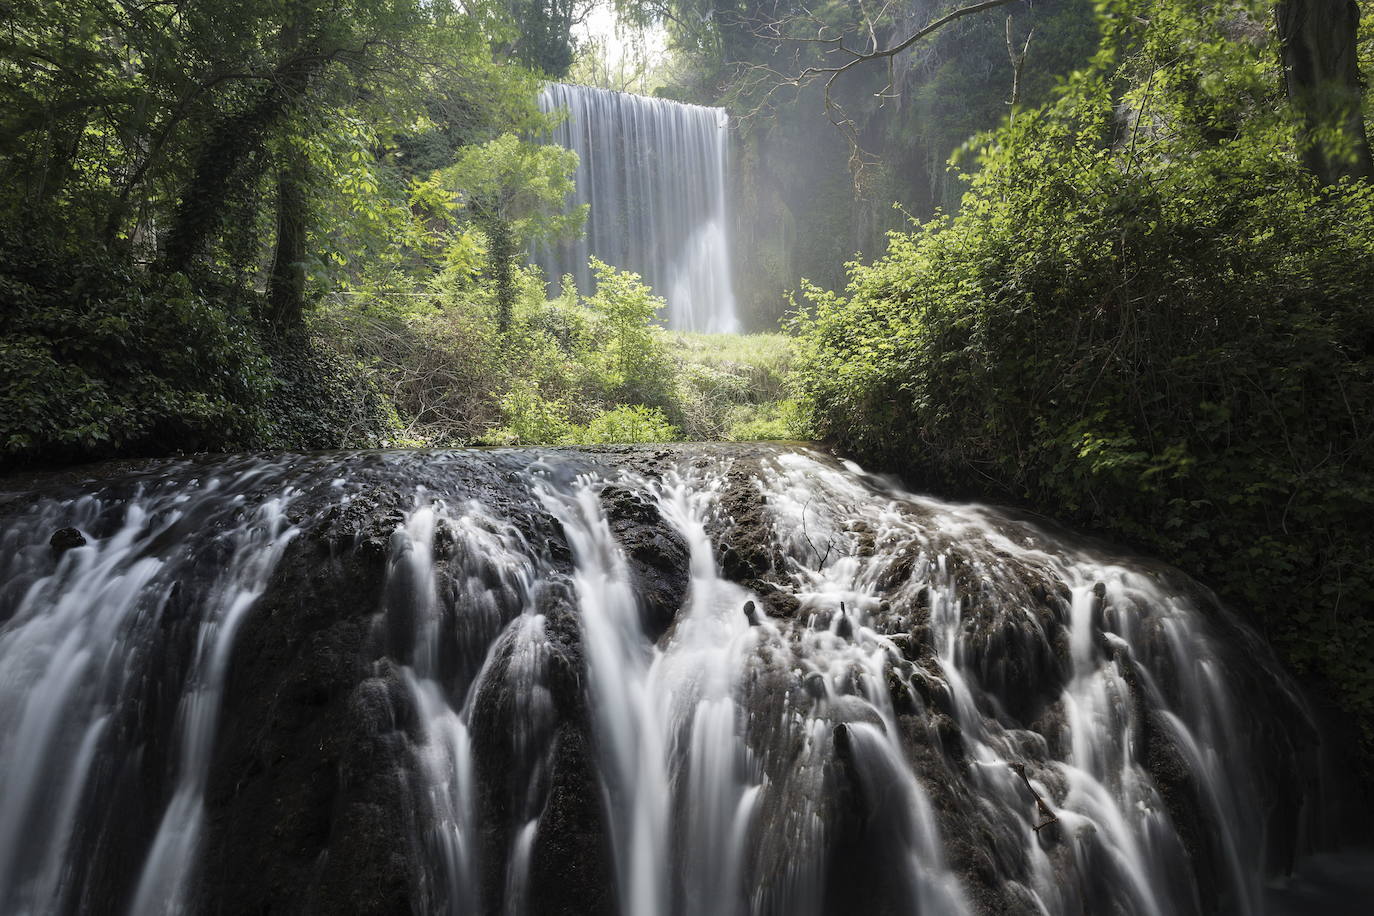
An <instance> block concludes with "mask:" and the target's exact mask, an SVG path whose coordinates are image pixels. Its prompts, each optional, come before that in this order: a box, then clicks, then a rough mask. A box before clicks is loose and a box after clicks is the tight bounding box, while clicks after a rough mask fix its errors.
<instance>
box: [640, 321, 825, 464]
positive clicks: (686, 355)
mask: <svg viewBox="0 0 1374 916" xmlns="http://www.w3.org/2000/svg"><path fill="white" fill-rule="evenodd" d="M666 336H667V345H668V348H669V356H670V358H671V361H672V365H673V372H674V375H675V377H676V386H675V396H674V414H673V415H674V416H675V417H676V418H677V421H678V423H679V424H680V425H681V427H682V429H683V431H684V433H685V435H686V437H687V438H688V439H693V440H715V439H731V440H744V439H801V438H805V436H804V435H801V434H800V433H801V428H800V427H796V428H794V427H792V426H791V425H790V420H785V419H783V418H781V417H780V416H779V402H781V401H783V400H784V399H786V398H787V397H788V395H789V392H790V386H789V384H788V373H789V372H790V370H791V365H792V343H791V340H790V339H789V338H787V337H786V336H784V335H782V334H689V333H683V332H671V333H669V334H667V335H666Z"/></svg>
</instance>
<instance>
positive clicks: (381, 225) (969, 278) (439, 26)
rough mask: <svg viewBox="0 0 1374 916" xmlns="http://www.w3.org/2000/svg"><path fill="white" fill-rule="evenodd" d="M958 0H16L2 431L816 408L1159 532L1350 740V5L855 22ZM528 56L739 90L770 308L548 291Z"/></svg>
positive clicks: (4, 70) (213, 436) (565, 67)
mask: <svg viewBox="0 0 1374 916" xmlns="http://www.w3.org/2000/svg"><path fill="white" fill-rule="evenodd" d="M965 5H967V4H964V3H960V2H945V0H908V2H904V3H894V4H887V5H883V4H872V3H868V2H867V0H864V2H859V0H855V2H847V3H824V4H820V5H817V6H814V7H804V6H802V5H799V4H793V3H787V2H777V0H621V2H619V3H618V4H617V5H616V6H615V10H616V13H617V15H618V17H619V19H620V22H621V23H622V27H623V29H624V31H623V34H622V36H621V40H620V42H619V44H621V45H623V46H624V47H623V48H622V53H621V55H620V59H619V61H618V63H617V64H616V66H612V65H611V63H612V62H611V59H610V58H611V53H612V51H613V47H612V45H613V44H615V43H614V42H611V41H609V40H608V39H607V37H606V36H588V35H587V34H586V33H585V30H583V27H582V26H581V25H580V23H582V22H583V20H585V19H586V17H587V16H588V15H589V14H590V10H591V9H592V7H589V6H588V5H586V4H581V3H575V2H572V0H493V2H479V3H468V4H463V5H462V6H459V5H457V4H452V3H448V2H444V0H434V2H420V0H16V2H12V3H9V4H7V5H6V6H5V7H4V8H3V10H0V44H2V45H3V52H0V178H2V179H3V181H0V309H2V310H0V465H3V466H5V467H16V466H51V465H54V464H63V463H72V462H77V461H83V460H91V459H97V458H105V457H114V456H148V455H166V454H170V453H175V452H184V451H199V450H235V449H249V448H269V447H270V448H290V449H306V448H327V447H350V446H369V445H469V444H531V443H534V444H552V443H564V442H624V441H657V440H662V439H668V438H692V439H695V438H784V437H797V438H809V437H816V438H820V439H823V440H826V441H828V442H831V443H833V444H835V445H837V446H839V447H840V448H842V449H843V450H845V451H846V452H847V453H850V454H853V455H855V456H856V457H859V458H860V459H862V460H865V461H867V462H869V463H870V464H871V465H872V466H874V467H877V468H882V469H887V470H894V471H899V472H901V473H904V474H906V475H908V476H909V477H910V478H912V479H914V480H916V481H918V482H920V483H922V484H924V485H927V486H930V487H932V488H935V489H937V490H940V491H942V492H947V493H958V494H972V495H977V496H979V497H983V498H989V499H997V500H1003V501H1010V502H1015V503H1019V504H1021V505H1025V506H1029V507H1031V508H1033V509H1035V510H1037V511H1040V512H1042V513H1044V514H1046V515H1049V516H1052V517H1054V518H1057V519H1059V520H1061V521H1065V522H1068V523H1071V524H1075V525H1078V526H1081V527H1084V528H1087V529H1090V530H1094V531H1098V532H1102V533H1104V534H1106V535H1108V536H1111V537H1113V538H1115V539H1118V540H1124V541H1128V542H1130V543H1132V544H1135V545H1136V546H1138V547H1140V548H1141V549H1143V550H1146V551H1148V552H1150V553H1152V554H1155V555H1159V556H1163V557H1165V558H1167V559H1169V560H1171V561H1173V562H1175V563H1178V564H1179V565H1181V566H1182V567H1183V568H1185V569H1186V570H1188V571H1189V572H1191V573H1193V574H1194V575H1196V576H1198V577H1199V578H1200V579H1201V580H1202V581H1203V582H1204V583H1206V584H1207V585H1209V586H1211V587H1213V588H1215V589H1217V591H1218V592H1219V593H1220V594H1221V595H1222V597H1223V598H1225V599H1226V600H1227V601H1228V602H1229V603H1231V604H1232V605H1233V606H1234V607H1236V608H1237V609H1238V610H1239V611H1240V612H1241V613H1242V614H1244V615H1245V616H1246V617H1247V618H1248V619H1250V620H1251V621H1252V622H1254V623H1255V624H1256V625H1257V626H1259V627H1260V628H1261V629H1262V630H1264V632H1265V633H1266V635H1268V636H1269V638H1270V639H1271V641H1272V642H1273V644H1274V645H1275V647H1276V648H1277V650H1278V651H1279V653H1280V654H1281V655H1282V656H1283V658H1284V660H1285V662H1286V663H1287V664H1288V665H1289V667H1290V668H1291V669H1292V670H1294V671H1296V672H1297V673H1299V674H1300V675H1302V676H1303V677H1306V678H1308V679H1310V680H1312V681H1315V682H1319V683H1321V684H1323V685H1324V686H1325V688H1326V689H1327V691H1328V693H1329V694H1330V695H1331V696H1334V697H1336V698H1337V700H1338V702H1339V703H1340V706H1341V708H1342V709H1343V710H1344V711H1345V712H1346V713H1347V714H1348V715H1349V716H1350V717H1351V720H1352V721H1354V722H1356V723H1357V724H1358V726H1359V728H1360V729H1362V733H1363V736H1364V739H1365V741H1366V742H1367V746H1368V747H1369V748H1374V555H1372V552H1374V522H1371V519H1374V466H1372V462H1371V452H1372V447H1374V441H1372V440H1371V437H1372V436H1374V431H1371V416H1374V412H1371V409H1370V407H1371V404H1374V310H1372V309H1371V303H1372V302H1374V270H1371V264H1374V191H1372V190H1371V175H1370V171H1371V166H1370V157H1369V147H1368V141H1367V124H1368V121H1369V120H1370V116H1371V111H1374V109H1371V103H1370V97H1369V94H1368V93H1366V92H1365V91H1364V76H1365V75H1367V74H1369V73H1370V72H1374V6H1371V4H1370V3H1369V2H1365V0H1361V2H1359V3H1356V2H1353V0H1350V2H1346V0H1282V2H1274V0H1036V2H1033V3H1031V2H1015V3H1012V2H1006V3H982V4H976V6H978V7H979V10H978V12H977V13H976V14H971V15H968V16H964V17H961V18H958V19H956V20H954V21H951V22H950V23H949V24H948V25H946V26H943V27H941V28H940V29H939V30H938V31H936V32H934V33H932V34H931V35H929V36H928V37H926V38H925V39H923V40H922V41H920V42H919V43H916V44H914V45H913V46H912V47H911V48H910V49H908V50H905V51H903V52H902V53H900V54H892V55H888V54H885V53H879V52H883V51H884V49H888V48H891V47H894V46H896V45H899V44H900V43H901V41H902V40H903V38H904V36H909V35H911V34H913V33H914V32H915V31H916V30H918V29H919V28H920V27H921V26H923V25H924V24H926V23H930V22H934V21H938V19H939V18H940V17H941V16H943V15H945V14H947V13H949V12H950V11H952V10H955V9H958V8H961V7H963V6H965ZM655 43H658V44H662V45H664V46H666V49H667V52H666V53H665V54H662V55H654V54H649V53H645V54H642V55H640V56H638V57H636V56H635V53H634V51H635V49H636V48H641V49H647V48H649V47H650V46H652V45H655ZM844 47H848V48H854V49H858V56H859V58H860V59H859V60H858V61H857V65H855V66H853V67H852V68H850V69H848V70H846V72H844V73H843V74H840V75H839V76H837V77H836V78H835V79H834V80H831V76H832V75H834V74H833V73H832V72H830V71H833V70H834V69H835V68H836V67H837V66H840V65H843V64H844V63H845V62H846V61H848V60H850V59H851V57H852V55H847V54H846V52H845V51H844V50H843V48H844ZM624 48H628V49H629V50H628V52H624ZM626 53H628V55H629V56H628V59H629V60H630V66H629V67H628V69H627V67H626V64H625V60H626V59H627V58H626V56H625V54H626ZM865 56H867V57H869V58H871V59H862V58H864V57H865ZM548 78H553V79H572V80H581V81H588V82H593V83H597V84H600V85H606V86H611V87H613V88H621V87H623V86H631V87H632V88H635V89H638V90H640V91H644V92H650V93H654V94H658V95H662V96H668V97H673V98H678V99H682V100H687V101H693V102H698V103H705V104H719V105H724V106H726V107H728V108H729V109H730V111H731V113H732V118H733V124H734V129H735V134H736V142H735V144H734V151H735V158H734V168H733V172H732V174H733V180H734V181H735V183H736V186H735V194H734V198H735V200H734V205H735V211H734V212H735V213H736V214H737V224H736V226H735V227H734V231H735V236H736V240H737V244H736V245H735V246H734V250H735V251H736V252H737V255H738V259H739V260H738V264H737V277H736V282H737V286H738V288H739V292H740V294H741V300H742V301H743V303H744V307H745V310H746V315H745V318H746V321H747V322H748V324H749V325H750V326H751V327H752V328H753V329H755V330H757V331H760V332H772V333H760V334H755V335H747V336H743V337H738V338H731V339H729V340H716V339H710V338H705V337H701V336H694V335H674V334H668V333H666V332H664V331H663V330H662V329H661V328H658V327H657V326H656V322H655V313H656V310H657V308H658V306H659V301H658V300H657V299H656V298H655V296H654V292H653V290H651V289H649V288H647V287H646V286H645V285H644V284H643V283H642V282H641V281H640V280H639V279H638V278H637V277H635V276H634V275H632V274H629V273H626V272H625V271H624V270H622V269H621V268H622V267H623V265H598V266H597V274H598V277H599V282H598V283H597V285H596V288H594V289H582V290H579V289H575V288H573V287H571V286H570V285H567V284H565V285H564V287H563V289H562V291H561V293H560V294H559V295H558V296H554V297H550V296H548V295H547V293H546V290H547V285H546V283H545V278H543V277H541V276H539V275H538V272H537V271H536V270H535V269H534V268H532V267H531V266H530V265H529V264H528V259H527V257H526V255H525V252H527V251H528V250H529V247H530V246H531V245H532V244H534V243H536V242H539V241H541V240H549V239H555V238H559V237H564V236H567V235H568V234H572V233H576V232H578V231H579V228H580V225H581V221H582V219H583V214H581V213H579V212H568V211H567V210H566V209H565V208H564V206H563V202H564V198H565V197H566V194H567V192H568V190H569V187H570V184H569V182H570V180H571V179H570V175H571V172H572V167H573V164H574V162H573V160H572V159H571V158H570V156H571V154H569V153H568V152H567V151H565V150H561V149H559V148H557V147H553V146H547V145H543V144H541V143H539V142H538V138H539V137H540V135H541V134H543V133H544V132H545V131H546V130H547V128H548V125H549V120H548V117H547V116H545V115H542V114H541V113H540V112H539V110H538V107H537V105H536V104H535V97H536V93H537V89H538V86H539V84H540V82H541V80H544V79H548ZM780 320H782V322H783V325H782V327H783V328H784V329H785V331H786V334H785V335H784V334H780V333H777V332H778V330H779V321H780ZM1369 759H1374V758H1369Z"/></svg>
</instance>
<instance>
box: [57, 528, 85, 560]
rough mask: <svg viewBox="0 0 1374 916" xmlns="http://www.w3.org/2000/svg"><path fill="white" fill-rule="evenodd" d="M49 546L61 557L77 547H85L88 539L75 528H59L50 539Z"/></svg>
mask: <svg viewBox="0 0 1374 916" xmlns="http://www.w3.org/2000/svg"><path fill="white" fill-rule="evenodd" d="M48 546H49V547H51V548H52V550H53V553H55V554H57V555H58V556H61V555H62V554H64V553H66V552H67V551H68V550H71V549H73V548H75V547H85V546H86V538H85V536H84V535H83V534H82V533H81V532H80V531H77V530H76V529H75V528H59V529H58V530H56V531H54V532H53V533H52V537H50V538H48Z"/></svg>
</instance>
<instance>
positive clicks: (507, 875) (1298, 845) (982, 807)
mask: <svg viewBox="0 0 1374 916" xmlns="http://www.w3.org/2000/svg"><path fill="white" fill-rule="evenodd" d="M0 519H3V523H4V527H3V543H0V546H2V547H3V548H4V551H5V553H4V557H3V560H2V561H0V562H3V563H4V564H5V565H4V567H3V569H0V574H3V579H0V726H3V729H2V730H0V911H3V912H5V913H7V914H8V913H14V914H58V913H62V914H65V913H78V912H80V913H118V914H124V913H130V914H136V916H141V914H144V913H188V914H189V913H216V914H220V913H240V912H242V913H250V912H262V911H264V910H265V909H269V908H270V909H273V910H275V911H282V912H349V913H396V912H423V913H448V914H469V913H482V914H487V913H501V914H509V916H522V914H545V913H585V914H598V913H606V914H611V913H623V914H633V916H707V914H712V916H745V914H784V913H785V914H789V916H792V914H801V916H809V914H814V916H832V914H834V916H840V914H849V913H866V914H867V913H873V914H886V913H893V914H897V913H921V914H948V916H956V914H959V916H962V914H968V916H973V914H991V913H1027V914H1029V913H1052V914H1070V916H1078V914H1083V916H1086V914H1098V913H1124V914H1140V916H1152V914H1158V916H1172V914H1202V913H1211V912H1223V913H1237V914H1260V913H1264V912H1265V907H1266V900H1267V899H1268V896H1267V894H1266V890H1265V886H1264V880H1265V876H1266V874H1268V873H1270V872H1272V871H1274V870H1276V869H1279V870H1281V869H1283V868H1285V867H1286V866H1287V865H1289V864H1290V862H1291V860H1292V857H1293V856H1294V855H1295V854H1296V853H1297V852H1299V851H1301V850H1302V849H1303V848H1304V847H1305V846H1307V845H1309V840H1310V835H1309V833H1308V831H1309V826H1310V824H1311V823H1312V821H1313V814H1314V812H1313V811H1312V810H1311V804H1312V799H1314V798H1315V797H1316V796H1315V795H1314V794H1312V793H1311V792H1310V791H1309V790H1310V780H1311V773H1312V771H1313V767H1312V761H1311V760H1310V759H1308V758H1310V756H1311V748H1312V745H1313V744H1314V742H1315V733H1314V732H1313V731H1312V730H1311V726H1310V724H1309V723H1308V722H1307V718H1306V714H1305V712H1304V707H1303V704H1302V703H1301V701H1300V700H1299V699H1298V698H1297V697H1296V696H1295V695H1294V694H1293V693H1292V691H1291V689H1290V688H1289V687H1288V686H1287V682H1286V681H1285V680H1284V678H1283V677H1282V676H1281V675H1279V674H1278V673H1277V672H1276V670H1275V668H1274V667H1273V664H1272V662H1271V661H1270V660H1269V656H1268V653H1267V651H1266V650H1265V649H1264V648H1263V646H1262V645H1261V644H1260V643H1259V642H1258V640H1257V639H1256V638H1255V637H1254V636H1253V635H1251V634H1249V633H1248V632H1247V631H1245V630H1244V629H1243V628H1241V627H1239V626H1238V625H1237V624H1235V623H1234V622H1233V621H1232V620H1231V619H1230V618H1229V617H1228V616H1227V615H1226V614H1225V613H1224V612H1222V611H1221V610H1220V609H1218V608H1216V607H1215V606H1213V605H1212V604H1211V603H1210V601H1209V599H1208V598H1207V596H1206V595H1205V593H1203V592H1202V591H1201V590H1200V589H1198V588H1197V587H1196V586H1194V585H1192V584H1191V583H1189V582H1188V581H1187V580H1186V579H1183V578H1182V577H1181V576H1179V575H1178V574H1177V573H1174V572H1172V571H1170V570H1168V569H1166V568H1162V567H1157V566H1153V565H1149V564H1144V563H1141V562H1139V561H1135V560H1131V559H1128V558H1124V557H1121V556H1117V555H1113V554H1111V553H1110V552H1107V551H1105V550H1103V549H1101V548H1096V547H1084V546H1082V545H1080V544H1077V543H1075V542H1073V541H1072V540H1070V539H1068V538H1065V537H1063V536H1060V535H1055V534H1052V533H1049V532H1046V531H1045V530H1043V529H1041V528H1039V527H1036V526H1034V525H1031V524H1028V523H1025V522H1023V521H1019V520H1017V519H1014V518H1011V517H1008V516H1005V515H1001V514H999V513H997V512H994V511H992V510H989V509H984V508H980V507H976V506H961V505H955V504H950V503H944V502H939V501H936V500H931V499H925V498H921V497H917V496H913V495H911V494H909V493H905V492H902V491H901V490H900V489H898V488H895V487H893V486H892V485H891V484H889V483H886V482H884V481H882V480H880V479H877V478H873V477H870V476H868V475H865V474H863V473H862V472H861V471H859V470H858V469H857V468H854V467H852V466H845V465H842V464H840V463H837V462H835V461H832V460H830V459H828V458H825V457H823V456H820V455H817V454H814V453H810V452H805V451H792V450H785V449H775V448H767V447H759V446H738V447H729V446H720V447H693V448H691V449H681V450H677V449H647V448H646V449H631V450H628V451H624V452H622V453H616V454H602V453H595V452H580V451H576V450H570V451H554V452H535V451H530V452H519V451H498V452H436V453H406V452H395V453H365V454H351V455H339V456H329V457H312V458H293V459H287V458H282V459H273V460H254V459H245V460H241V461H231V462H225V463H222V464H217V465H207V466H196V465H191V464H179V465H167V466H164V467H162V468H160V469H157V470H155V471H152V472H145V473H143V474H140V475H136V476H134V477H115V478H112V479H110V480H106V481H103V482H102V481H98V480H93V481H91V482H89V483H77V484H71V483H64V484H63V485H62V487H61V488H60V489H59V491H58V492H51V493H43V494H39V495H35V494H33V493H30V492H27V491H26V492H23V493H18V494H13V495H11V496H10V497H8V498H6V497H4V496H0ZM67 528H75V529H78V530H79V532H80V537H79V538H74V537H73V536H72V533H70V532H67V533H65V534H64V535H63V536H62V537H59V538H58V539H56V540H55V541H54V546H49V538H50V536H52V534H53V532H54V531H57V530H59V529H67ZM78 540H84V542H85V543H84V544H78V543H77V541H78ZM73 545H76V546H73Z"/></svg>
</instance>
